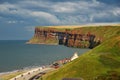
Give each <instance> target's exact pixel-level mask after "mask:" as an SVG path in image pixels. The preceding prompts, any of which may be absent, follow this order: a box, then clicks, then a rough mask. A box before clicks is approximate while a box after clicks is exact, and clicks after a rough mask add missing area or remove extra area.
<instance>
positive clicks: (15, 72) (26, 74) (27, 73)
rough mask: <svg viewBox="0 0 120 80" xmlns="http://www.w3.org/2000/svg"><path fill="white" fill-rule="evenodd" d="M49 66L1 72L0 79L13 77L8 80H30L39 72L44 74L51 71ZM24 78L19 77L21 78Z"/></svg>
mask: <svg viewBox="0 0 120 80" xmlns="http://www.w3.org/2000/svg"><path fill="white" fill-rule="evenodd" d="M50 66H51V65H45V66H35V67H32V68H30V67H28V68H24V69H18V70H13V71H8V72H1V73H0V79H3V80H4V78H8V76H11V75H13V77H11V78H9V80H15V79H16V80H17V79H18V80H19V79H20V80H23V79H21V78H24V77H26V79H27V80H28V78H29V79H30V78H31V77H33V76H35V75H37V74H39V73H40V72H44V71H46V70H48V71H49V70H53V68H51V67H50ZM22 75H23V76H24V77H21V76H22Z"/></svg>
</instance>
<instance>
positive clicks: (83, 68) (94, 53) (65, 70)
mask: <svg viewBox="0 0 120 80" xmlns="http://www.w3.org/2000/svg"><path fill="white" fill-rule="evenodd" d="M105 28H107V29H105ZM92 29H93V30H92ZM85 31H94V33H95V34H97V35H101V36H103V37H104V39H105V40H104V42H103V43H102V44H101V45H99V46H97V47H96V48H94V49H92V50H90V51H89V52H87V53H85V54H83V55H81V56H80V57H79V58H78V59H76V60H74V61H72V62H70V63H68V64H66V65H64V66H63V67H62V68H60V69H58V70H56V71H54V72H51V73H49V74H47V75H45V76H43V80H62V79H63V78H83V79H84V80H120V27H101V28H99V27H96V28H85V29H83V32H85Z"/></svg>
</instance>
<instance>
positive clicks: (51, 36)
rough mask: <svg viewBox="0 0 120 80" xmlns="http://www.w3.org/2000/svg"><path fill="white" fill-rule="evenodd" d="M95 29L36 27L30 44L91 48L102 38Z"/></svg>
mask: <svg viewBox="0 0 120 80" xmlns="http://www.w3.org/2000/svg"><path fill="white" fill-rule="evenodd" d="M95 29H96V27H91V28H89V27H74V28H70V27H64V28H59V27H36V28H35V34H34V37H33V38H32V39H31V40H29V42H28V43H30V44H58V45H65V46H68V47H78V48H93V47H95V46H98V45H99V44H100V43H101V42H102V40H103V37H102V36H101V34H98V33H96V31H93V30H95Z"/></svg>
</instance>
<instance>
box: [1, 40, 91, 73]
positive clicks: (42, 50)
mask: <svg viewBox="0 0 120 80" xmlns="http://www.w3.org/2000/svg"><path fill="white" fill-rule="evenodd" d="M26 42H27V40H0V73H4V72H9V71H14V70H19V69H23V68H29V67H36V66H44V65H49V64H51V63H53V62H54V61H57V60H60V59H64V58H70V57H72V56H73V54H74V53H75V52H77V53H78V54H79V55H81V54H83V53H85V52H87V51H89V50H90V49H80V48H71V47H66V46H63V45H46V44H26Z"/></svg>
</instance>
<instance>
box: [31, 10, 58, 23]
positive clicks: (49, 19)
mask: <svg viewBox="0 0 120 80" xmlns="http://www.w3.org/2000/svg"><path fill="white" fill-rule="evenodd" d="M30 15H32V16H33V17H36V18H38V20H44V21H47V22H50V23H53V24H57V23H59V20H58V19H57V17H56V16H54V15H52V14H50V13H46V12H41V11H36V12H31V13H30Z"/></svg>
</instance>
